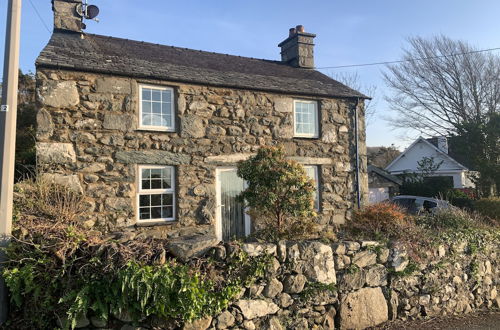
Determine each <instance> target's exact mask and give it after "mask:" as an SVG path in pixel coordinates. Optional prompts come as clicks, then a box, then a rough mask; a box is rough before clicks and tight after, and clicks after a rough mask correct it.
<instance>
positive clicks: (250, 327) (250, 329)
mask: <svg viewBox="0 0 500 330" xmlns="http://www.w3.org/2000/svg"><path fill="white" fill-rule="evenodd" d="M243 328H244V329H246V330H255V324H254V323H253V322H252V321H250V320H245V321H243Z"/></svg>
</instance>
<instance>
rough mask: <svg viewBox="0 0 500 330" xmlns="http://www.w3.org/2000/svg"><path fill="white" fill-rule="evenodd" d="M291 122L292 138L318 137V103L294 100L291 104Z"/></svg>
mask: <svg viewBox="0 0 500 330" xmlns="http://www.w3.org/2000/svg"><path fill="white" fill-rule="evenodd" d="M293 120H294V136H296V137H304V138H317V137H319V123H318V103H317V102H316V101H306V100H295V101H294V102H293Z"/></svg>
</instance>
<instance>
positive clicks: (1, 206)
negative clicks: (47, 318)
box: [0, 0, 21, 325]
mask: <svg viewBox="0 0 500 330" xmlns="http://www.w3.org/2000/svg"><path fill="white" fill-rule="evenodd" d="M20 32H21V0H9V7H8V12H7V30H6V35H5V59H4V60H5V62H4V68H3V80H2V84H3V86H2V104H1V108H0V247H5V246H7V244H9V240H10V236H11V233H12V197H13V188H14V155H15V149H16V115H17V89H18V81H19V39H20ZM4 260H5V255H4V254H3V252H0V262H1V261H4ZM1 270H2V266H1V264H0V271H1ZM7 314H8V297H7V289H6V286H5V282H4V280H3V277H1V276H0V325H1V324H4V323H5V321H6V320H7Z"/></svg>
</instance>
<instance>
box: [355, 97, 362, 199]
mask: <svg viewBox="0 0 500 330" xmlns="http://www.w3.org/2000/svg"><path fill="white" fill-rule="evenodd" d="M358 105H359V97H357V98H356V105H355V107H354V139H355V140H354V143H355V146H356V202H357V204H358V209H360V208H361V183H360V181H359V127H358V126H359V125H358Z"/></svg>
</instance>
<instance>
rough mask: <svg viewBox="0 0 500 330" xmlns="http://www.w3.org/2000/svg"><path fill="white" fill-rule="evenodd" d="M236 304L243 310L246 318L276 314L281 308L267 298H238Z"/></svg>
mask: <svg viewBox="0 0 500 330" xmlns="http://www.w3.org/2000/svg"><path fill="white" fill-rule="evenodd" d="M235 305H236V306H238V308H239V309H240V310H241V313H242V314H243V317H244V318H245V319H246V320H252V319H254V318H256V317H263V316H266V315H270V314H274V313H276V312H277V311H278V310H279V307H278V305H276V304H275V303H273V302H269V301H266V300H238V301H237V302H236V303H235Z"/></svg>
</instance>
